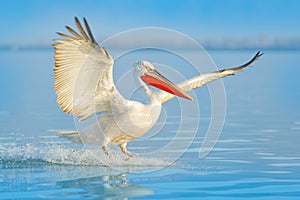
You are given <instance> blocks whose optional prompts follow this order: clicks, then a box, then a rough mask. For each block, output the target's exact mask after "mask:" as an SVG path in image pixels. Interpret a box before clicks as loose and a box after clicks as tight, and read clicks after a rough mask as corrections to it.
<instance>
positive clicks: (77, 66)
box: [53, 18, 119, 120]
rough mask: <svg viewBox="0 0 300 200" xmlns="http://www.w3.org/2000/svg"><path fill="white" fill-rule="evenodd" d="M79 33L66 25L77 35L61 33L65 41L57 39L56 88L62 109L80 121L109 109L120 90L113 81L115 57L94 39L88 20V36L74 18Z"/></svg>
mask: <svg viewBox="0 0 300 200" xmlns="http://www.w3.org/2000/svg"><path fill="white" fill-rule="evenodd" d="M75 23H76V26H77V28H78V30H79V33H80V34H81V35H80V34H79V33H77V32H76V31H75V30H73V29H72V28H70V27H68V26H66V28H67V30H68V31H69V32H70V33H71V34H72V35H73V36H74V37H72V36H69V35H66V34H63V33H58V35H60V36H61V37H63V38H64V39H65V40H60V39H59V40H54V42H56V43H55V44H53V47H54V49H55V56H54V58H55V67H54V82H55V83H54V89H55V91H56V93H57V102H58V104H59V106H60V108H61V109H62V110H63V111H64V112H66V113H68V114H75V115H76V117H78V118H80V119H81V120H83V119H86V118H88V117H90V116H91V115H93V114H97V113H101V112H107V111H108V110H110V109H111V108H110V105H111V104H110V101H111V99H112V98H114V97H115V96H116V95H118V94H119V93H118V92H117V91H116V90H111V88H115V85H114V81H113V76H112V73H113V63H114V61H113V59H112V57H111V55H110V54H109V53H108V52H107V51H106V50H105V49H104V48H101V47H100V46H99V45H98V44H97V43H96V42H95V40H94V37H93V35H92V33H91V30H90V28H89V26H88V24H87V22H86V20H84V23H85V28H86V29H87V32H88V35H89V37H88V35H87V34H86V32H85V30H84V29H83V27H82V26H81V24H80V22H79V20H78V19H77V18H75Z"/></svg>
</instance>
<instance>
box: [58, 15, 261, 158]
mask: <svg viewBox="0 0 300 200" xmlns="http://www.w3.org/2000/svg"><path fill="white" fill-rule="evenodd" d="M83 22H84V27H85V29H84V28H83V26H82V25H81V23H80V22H79V20H78V18H76V17H75V24H76V27H77V29H78V31H75V30H74V29H72V28H70V27H69V26H66V29H67V30H68V31H69V32H70V35H67V34H63V33H57V34H58V35H59V36H61V37H62V39H56V40H54V42H55V44H53V47H54V49H55V56H54V58H55V67H54V88H55V92H56V94H57V102H58V104H59V106H60V108H61V110H63V111H64V112H66V113H68V114H73V115H75V116H76V117H77V118H78V119H80V120H86V119H88V118H90V117H91V116H93V115H95V114H99V113H102V115H101V117H100V118H99V119H98V121H97V123H98V124H99V126H100V127H101V129H99V128H98V129H97V128H94V127H93V126H91V127H90V128H87V130H88V131H86V132H87V133H84V134H83V136H84V135H85V134H86V138H87V140H86V141H87V143H91V144H97V145H99V146H101V147H102V149H103V151H104V152H105V153H106V154H108V151H109V150H108V147H109V146H113V145H118V146H119V147H120V148H121V151H122V152H123V153H124V154H126V155H127V156H128V157H132V154H131V153H130V152H129V151H128V150H127V148H126V145H127V143H128V142H131V141H133V140H135V139H137V138H139V137H141V136H143V135H144V134H145V133H146V132H147V131H149V130H150V129H151V128H152V127H153V126H154V124H155V123H156V122H157V120H158V118H159V116H160V113H161V108H162V105H163V104H165V103H167V102H168V101H170V100H171V99H173V98H174V97H175V96H178V97H181V98H185V99H187V100H192V97H191V96H189V95H188V94H187V92H189V91H191V90H194V89H196V88H199V87H201V86H203V85H205V84H207V83H209V82H212V81H214V80H217V79H220V78H223V77H226V76H230V75H234V73H236V72H240V71H242V70H244V69H245V68H247V67H248V66H250V65H251V64H253V63H254V62H255V61H256V60H258V59H259V58H260V56H261V55H263V54H262V53H260V52H257V53H256V54H255V56H254V57H253V58H252V59H251V60H250V61H249V62H247V63H245V64H243V65H241V66H238V67H233V68H228V69H223V70H219V71H215V72H212V73H207V74H202V75H198V76H196V77H193V78H191V79H188V80H186V81H184V82H182V83H179V84H178V85H176V84H174V83H173V82H171V81H170V80H168V79H167V78H166V77H164V76H163V75H162V74H160V73H159V72H158V71H157V70H156V69H155V66H154V65H153V64H151V63H150V62H148V61H145V60H142V61H139V62H137V63H136V64H135V65H134V67H135V70H136V71H137V72H138V77H137V79H138V80H139V82H140V84H141V85H142V87H143V89H144V90H145V93H146V97H147V98H148V103H146V104H143V103H141V102H138V101H134V100H130V99H126V98H124V97H123V96H122V95H121V94H120V92H119V91H118V89H117V88H116V86H115V84H114V79H113V65H114V60H113V58H112V56H111V55H110V54H109V53H108V52H107V51H106V49H105V48H103V47H101V46H100V45H99V44H98V43H97V42H96V40H95V38H94V36H93V34H92V32H91V29H90V27H89V25H88V23H87V21H86V19H85V18H83ZM152 87H156V88H158V89H160V90H161V91H160V92H156V91H155V90H154V89H153V88H152ZM78 135H79V134H78V133H75V132H74V133H63V134H61V136H64V137H67V138H69V139H71V140H72V141H76V142H80V140H78V137H79V136H78ZM74 138H75V139H74ZM80 139H81V138H80Z"/></svg>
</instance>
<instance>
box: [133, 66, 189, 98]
mask: <svg viewBox="0 0 300 200" xmlns="http://www.w3.org/2000/svg"><path fill="white" fill-rule="evenodd" d="M136 68H137V71H138V73H139V76H140V79H141V80H142V81H144V82H145V83H146V84H148V85H151V86H154V87H156V88H158V89H161V90H164V91H166V92H169V93H171V94H173V95H176V96H179V97H182V98H185V99H188V100H192V99H193V98H192V97H190V96H189V95H188V94H187V93H186V92H185V91H183V90H182V89H180V88H179V87H178V86H177V85H176V84H174V83H172V82H171V81H170V80H168V79H167V78H166V77H164V76H163V75H161V74H160V73H159V72H158V71H157V70H156V69H155V67H154V66H153V65H152V64H151V63H150V62H148V61H145V60H142V61H139V62H137V64H136Z"/></svg>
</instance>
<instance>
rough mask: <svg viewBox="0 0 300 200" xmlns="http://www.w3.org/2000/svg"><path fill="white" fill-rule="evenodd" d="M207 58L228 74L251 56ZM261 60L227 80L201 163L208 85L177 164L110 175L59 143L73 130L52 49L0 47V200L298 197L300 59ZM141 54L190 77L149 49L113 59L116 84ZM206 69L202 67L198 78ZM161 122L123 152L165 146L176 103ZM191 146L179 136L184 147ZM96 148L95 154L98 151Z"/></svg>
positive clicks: (268, 55) (282, 55)
mask: <svg viewBox="0 0 300 200" xmlns="http://www.w3.org/2000/svg"><path fill="white" fill-rule="evenodd" d="M189 53H190V55H191V56H197V55H194V52H193V51H191V52H189ZM208 53H209V54H210V56H211V57H212V59H213V60H214V62H215V63H216V64H217V65H218V66H224V67H230V66H232V65H238V64H242V63H243V62H245V61H247V60H248V59H250V58H251V56H252V55H253V54H254V53H255V52H253V51H208ZM264 53H265V55H264V56H263V57H262V58H261V59H260V60H259V61H258V62H257V63H255V64H254V66H253V67H251V68H249V69H247V70H245V72H242V73H239V74H236V76H233V77H227V78H225V79H223V81H224V86H225V92H226V104H225V105H226V118H225V124H224V128H223V129H222V132H221V136H220V138H219V140H218V142H217V144H216V145H215V147H214V148H213V150H212V151H211V152H210V153H209V154H208V155H207V156H206V157H205V158H203V159H200V158H199V150H200V147H201V144H202V143H203V138H204V137H205V134H206V132H207V129H208V125H209V121H210V117H211V112H212V110H211V101H210V94H209V90H208V87H203V88H200V89H198V90H197V91H196V92H195V93H192V95H193V97H196V98H197V101H196V102H198V103H199V108H200V115H198V113H196V112H195V113H193V112H190V113H189V117H190V118H191V119H199V124H198V125H199V130H197V133H196V135H195V137H194V138H193V140H192V143H191V144H190V146H189V148H188V149H187V150H186V151H185V153H184V154H183V155H182V156H181V157H180V158H179V159H178V160H176V162H174V163H173V164H172V165H170V166H167V167H164V168H162V169H160V166H162V165H163V164H164V162H165V161H164V160H163V159H161V158H153V157H141V156H139V155H136V156H135V157H134V158H132V159H130V160H128V161H125V160H124V159H123V158H122V157H121V156H120V157H118V156H117V157H116V158H114V159H120V160H119V161H116V163H115V164H116V165H118V167H119V168H118V169H115V168H109V167H106V166H103V164H102V163H101V162H100V161H99V159H97V158H95V157H93V156H92V155H91V151H89V150H87V149H85V148H84V147H83V146H82V145H78V144H73V143H72V142H70V141H68V140H66V139H63V138H58V137H57V136H56V132H57V131H59V130H75V128H76V127H75V124H74V121H73V117H72V116H68V115H67V114H65V113H63V112H62V111H60V109H59V107H58V106H57V104H56V96H55V93H54V89H53V71H52V69H53V62H54V61H53V51H52V50H51V49H49V50H48V49H42V50H19V51H13V50H12V51H5V50H1V51H0V66H1V78H0V89H1V93H2V94H1V103H0V167H1V171H0V199H54V198H56V199H79V198H83V199H84V198H86V199H131V198H135V199H174V198H178V199H246V198H249V199H250V198H251V199H274V198H279V199H299V197H300V145H299V143H300V106H299V102H300V90H299V88H298V87H299V85H300V81H299V78H298V76H299V73H300V67H299V62H300V57H299V55H300V54H299V53H300V52H299V51H279V50H278V51H265V52H264ZM139 57H140V58H142V59H147V58H148V57H149V60H151V61H152V60H154V61H156V62H159V61H160V60H161V61H162V62H161V63H168V64H169V65H170V66H172V67H174V68H175V69H177V70H178V71H180V72H181V73H182V75H183V76H185V77H190V76H192V75H193V74H194V75H195V71H193V70H188V69H183V66H184V64H186V62H185V61H182V60H180V59H179V60H176V58H172V56H169V55H167V54H166V53H165V52H151V51H145V52H137V53H136V54H133V55H128V56H127V57H126V56H125V57H124V58H123V60H122V58H121V59H120V60H119V61H116V72H115V76H116V79H119V78H120V77H121V75H122V74H123V73H124V72H126V70H127V71H128V70H129V69H130V67H131V65H132V63H134V62H135V61H136V59H137V58H139ZM121 65H123V66H121ZM221 68H222V67H221ZM209 70H210V69H209V68H205V66H203V72H205V71H209ZM166 73H168V72H167V71H165V72H164V74H166ZM174 79H176V77H175V78H174ZM179 79H180V78H178V80H179ZM175 81H176V80H175ZM213 84H214V83H212V86H213ZM120 87H121V86H120ZM212 89H213V88H212ZM120 90H121V88H120ZM136 98H141V97H140V96H138V95H137V97H136ZM180 101H182V100H180ZM194 103H195V101H194V102H184V104H190V105H192V104H194ZM166 113H167V114H166ZM196 114H197V115H196ZM165 116H167V120H166V121H165V122H166V123H165V124H164V127H163V129H162V131H160V132H159V133H158V134H157V135H155V136H152V137H150V136H148V137H147V136H145V138H144V139H143V138H142V139H139V140H137V141H133V142H132V143H130V144H129V146H128V149H129V150H130V151H132V152H133V153H142V152H147V151H153V149H155V148H160V147H161V146H163V145H164V144H166V143H168V141H169V140H171V139H172V137H173V134H174V133H176V130H177V129H178V123H179V121H178V120H179V119H180V110H178V100H173V101H172V102H169V103H168V104H166V105H165ZM191 126H192V125H191ZM189 139H190V138H185V137H182V138H181V140H182V143H184V142H186V141H190V140H189ZM93 151H95V152H97V153H99V154H101V148H99V151H98V150H97V149H93ZM95 152H94V153H95ZM116 152H117V151H116ZM116 154H118V153H116ZM101 156H103V155H101ZM103 159H104V158H103ZM157 168H159V169H157ZM120 169H121V170H123V169H124V170H123V171H119V170H120Z"/></svg>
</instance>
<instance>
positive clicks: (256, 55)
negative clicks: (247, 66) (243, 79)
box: [254, 51, 264, 58]
mask: <svg viewBox="0 0 300 200" xmlns="http://www.w3.org/2000/svg"><path fill="white" fill-rule="evenodd" d="M262 55H264V53H263V52H261V51H258V52H257V53H256V54H255V56H254V58H260V57H261V56H262Z"/></svg>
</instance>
